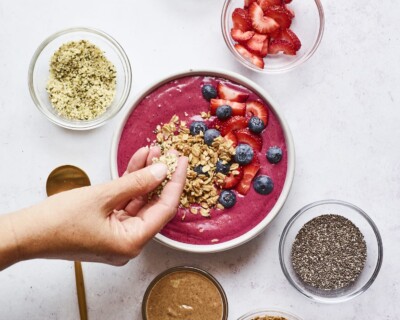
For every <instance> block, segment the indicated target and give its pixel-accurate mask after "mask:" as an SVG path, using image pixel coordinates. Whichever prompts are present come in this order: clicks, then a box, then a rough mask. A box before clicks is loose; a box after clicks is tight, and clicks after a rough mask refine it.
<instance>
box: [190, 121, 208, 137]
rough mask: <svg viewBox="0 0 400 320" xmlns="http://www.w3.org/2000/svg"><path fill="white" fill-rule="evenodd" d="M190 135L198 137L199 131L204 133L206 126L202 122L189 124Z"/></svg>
mask: <svg viewBox="0 0 400 320" xmlns="http://www.w3.org/2000/svg"><path fill="white" fill-rule="evenodd" d="M189 130H190V134H191V135H192V136H195V135H198V134H199V133H200V131H203V132H205V131H206V130H207V126H206V124H205V123H204V122H203V121H193V122H192V123H191V124H190V128H189Z"/></svg>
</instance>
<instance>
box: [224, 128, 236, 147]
mask: <svg viewBox="0 0 400 320" xmlns="http://www.w3.org/2000/svg"><path fill="white" fill-rule="evenodd" d="M224 138H225V139H226V140H228V141H231V142H232V146H233V147H236V146H237V144H238V140H237V138H236V135H235V134H234V133H233V132H229V133H228V134H226V135H225V137H224Z"/></svg>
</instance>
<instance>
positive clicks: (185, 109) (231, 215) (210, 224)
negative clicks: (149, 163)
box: [117, 76, 287, 244]
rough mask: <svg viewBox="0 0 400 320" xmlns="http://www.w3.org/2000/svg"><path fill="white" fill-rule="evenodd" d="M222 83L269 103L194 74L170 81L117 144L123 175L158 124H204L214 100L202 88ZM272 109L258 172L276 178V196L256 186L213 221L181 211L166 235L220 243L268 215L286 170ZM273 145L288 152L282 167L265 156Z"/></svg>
mask: <svg viewBox="0 0 400 320" xmlns="http://www.w3.org/2000/svg"><path fill="white" fill-rule="evenodd" d="M218 82H223V83H224V84H226V85H228V86H231V87H234V88H235V89H239V90H241V91H243V92H247V93H249V94H250V96H249V98H248V101H251V100H258V101H261V102H262V103H264V105H267V103H266V102H265V101H263V100H262V99H261V98H260V97H259V96H258V95H256V94H255V93H254V92H253V91H251V90H249V89H248V88H245V87H243V86H241V85H238V84H236V83H234V82H232V81H228V80H226V79H222V78H215V77H207V76H189V77H182V78H179V79H177V80H173V81H171V82H168V83H166V84H164V85H162V86H160V87H158V88H157V89H155V90H154V91H153V92H151V93H150V94H149V95H148V96H146V97H145V98H144V99H143V100H142V101H141V102H140V103H139V104H138V105H137V107H136V108H135V109H134V110H133V111H132V113H131V114H130V115H129V118H128V120H127V121H126V123H125V126H124V128H123V131H122V134H121V138H120V141H119V146H118V153H117V164H118V173H119V175H120V176H121V175H122V174H123V173H124V172H125V170H126V167H127V165H128V162H129V159H130V158H131V156H132V155H133V154H134V153H135V152H136V150H138V149H139V148H140V147H143V146H147V145H149V144H150V143H151V142H153V141H154V140H155V138H156V137H155V134H154V129H155V128H156V126H157V125H158V124H161V123H167V122H169V120H170V119H171V117H172V116H173V115H175V114H176V115H178V116H179V118H180V119H181V120H186V121H187V122H188V124H190V122H191V121H192V120H193V119H196V120H199V118H198V115H199V114H200V113H201V112H202V111H206V112H207V111H208V109H209V102H208V101H207V100H205V99H204V98H203V96H202V93H201V87H202V86H203V85H204V84H208V83H210V84H213V85H214V86H216V85H217V84H218ZM268 111H269V121H268V126H267V127H266V129H265V130H264V131H263V132H262V133H261V135H262V138H263V147H262V150H261V152H260V153H259V154H258V157H259V159H260V162H261V168H260V171H259V172H258V174H266V175H268V176H270V177H271V178H272V180H273V182H274V189H273V191H272V193H270V194H269V195H260V194H258V193H257V192H255V191H254V189H253V187H251V188H250V191H249V192H248V194H247V195H246V196H242V195H239V194H238V193H237V202H236V204H235V205H234V206H233V207H232V208H231V209H224V210H216V209H212V210H211V217H210V218H206V217H203V216H201V215H200V214H196V215H195V214H192V213H191V212H190V211H189V209H185V208H179V209H178V212H177V214H176V215H175V217H174V218H173V219H172V220H171V221H170V222H169V223H168V224H167V225H166V226H165V228H164V229H163V230H162V231H161V234H163V235H164V236H166V237H168V238H170V239H173V240H176V241H179V242H184V243H190V244H217V243H221V242H225V241H229V240H232V239H234V238H237V237H239V236H241V235H243V234H244V233H246V232H247V231H249V230H251V229H252V228H254V227H255V226H256V225H257V224H259V223H260V222H261V221H262V220H263V219H264V218H265V217H266V216H267V215H268V213H269V212H270V211H271V209H272V208H273V207H274V205H275V203H276V202H277V200H278V198H279V195H280V194H281V192H282V188H283V185H284V183H285V178H286V172H287V148H286V143H285V137H284V133H283V130H282V127H281V126H280V123H279V121H278V119H277V117H276V115H275V114H274V113H273V112H272V111H271V110H270V109H269V108H268ZM271 146H278V147H280V148H281V149H282V151H283V158H282V160H281V161H280V162H279V163H278V164H270V163H269V162H268V160H267V159H266V156H265V154H266V152H267V150H268V148H269V147H271Z"/></svg>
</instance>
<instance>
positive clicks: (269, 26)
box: [249, 2, 279, 34]
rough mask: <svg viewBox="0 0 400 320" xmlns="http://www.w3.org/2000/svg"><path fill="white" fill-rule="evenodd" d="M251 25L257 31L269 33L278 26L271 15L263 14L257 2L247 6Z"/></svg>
mask: <svg viewBox="0 0 400 320" xmlns="http://www.w3.org/2000/svg"><path fill="white" fill-rule="evenodd" d="M249 15H250V19H251V25H252V26H253V28H254V30H256V31H257V32H258V33H263V34H265V33H271V32H272V31H274V30H276V29H278V28H279V24H278V22H276V21H275V20H274V19H272V18H271V17H267V16H264V12H263V10H262V9H261V7H260V6H259V5H258V3H256V2H253V3H252V4H251V5H250V7H249Z"/></svg>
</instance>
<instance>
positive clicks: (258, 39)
mask: <svg viewBox="0 0 400 320" xmlns="http://www.w3.org/2000/svg"><path fill="white" fill-rule="evenodd" d="M265 40H267V41H268V36H267V35H266V34H261V33H256V34H254V36H253V37H252V38H251V39H250V40H249V41H247V42H246V47H247V49H249V50H250V51H251V52H254V53H255V54H257V55H261V52H262V51H263V47H264V42H265Z"/></svg>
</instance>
